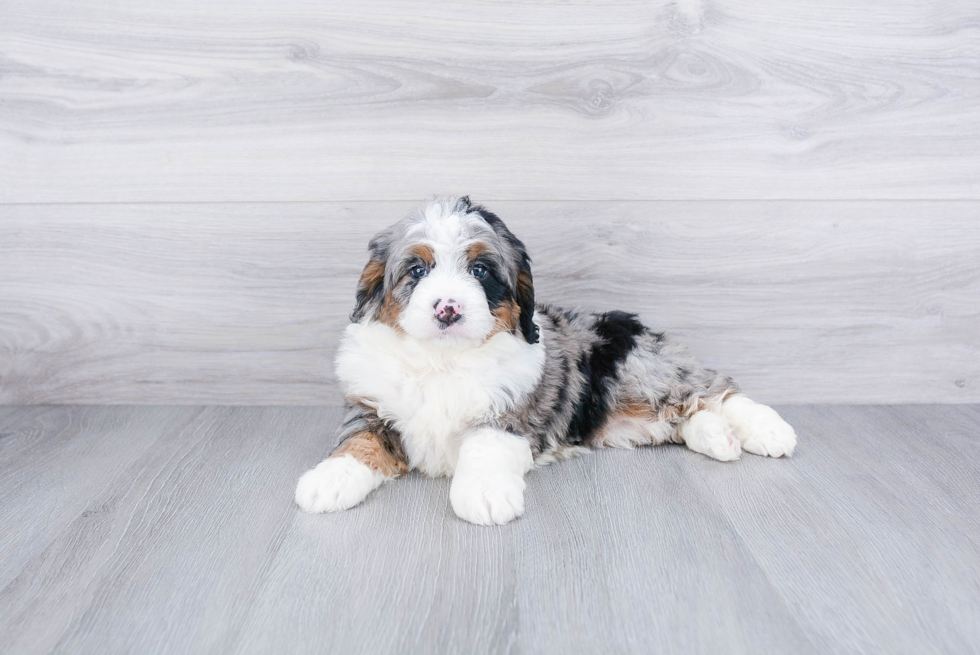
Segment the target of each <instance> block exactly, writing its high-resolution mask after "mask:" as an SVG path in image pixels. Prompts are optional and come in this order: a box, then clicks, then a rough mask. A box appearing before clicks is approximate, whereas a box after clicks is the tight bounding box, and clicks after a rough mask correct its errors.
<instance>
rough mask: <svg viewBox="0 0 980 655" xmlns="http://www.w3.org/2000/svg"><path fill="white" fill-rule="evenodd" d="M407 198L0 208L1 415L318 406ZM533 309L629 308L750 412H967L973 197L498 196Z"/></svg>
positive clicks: (975, 242)
mask: <svg viewBox="0 0 980 655" xmlns="http://www.w3.org/2000/svg"><path fill="white" fill-rule="evenodd" d="M414 206H415V205H414V203H313V204H304V203H282V204H248V203H246V204H190V205H179V204H175V205H160V204H151V205H66V206H56V205H45V206H0V259H2V260H3V261H4V266H2V267H0V401H3V402H7V403H96V404H97V403H183V404H187V403H190V404H199V403H219V404H248V403H253V404H297V405H299V404H324V403H326V404H329V403H334V402H337V401H338V400H339V392H338V390H337V388H336V385H335V383H334V380H333V372H332V359H333V353H334V350H335V347H336V344H337V340H338V338H339V335H340V332H341V330H342V329H343V326H344V325H346V323H347V320H348V319H347V316H348V314H349V312H350V310H351V308H352V304H353V292H354V285H355V281H356V279H357V276H358V274H359V272H360V269H361V267H362V266H363V264H364V262H365V261H366V256H365V254H364V253H365V251H366V250H365V249H366V244H367V241H368V239H369V238H370V237H371V236H372V235H373V234H374V233H375V231H377V230H379V229H381V228H382V227H384V226H387V225H388V224H390V223H392V222H394V221H395V220H397V219H398V218H399V217H401V216H402V215H404V214H406V213H407V212H409V211H411V210H412V209H413V208H414ZM491 208H492V209H493V210H495V211H497V212H498V213H499V214H500V215H501V216H502V217H503V218H504V219H505V220H506V221H507V222H508V223H509V224H510V225H511V227H512V228H513V230H514V231H515V232H516V233H517V234H518V235H519V236H520V237H522V238H523V239H524V241H525V242H526V244H527V246H528V248H529V250H530V252H531V255H532V257H533V259H534V272H535V284H536V290H537V296H538V299H539V300H542V301H549V302H555V303H558V304H563V305H568V306H578V307H584V308H588V309H594V310H610V309H629V310H632V311H636V312H638V313H639V314H640V315H641V317H642V318H643V319H644V320H645V321H647V322H648V323H649V324H651V325H652V326H654V327H656V328H658V329H666V330H668V331H669V332H671V333H672V334H674V335H675V336H676V337H677V338H678V339H680V340H681V341H683V342H685V343H687V344H688V346H689V347H690V348H691V349H692V350H693V351H694V352H695V353H696V354H697V355H699V356H700V357H701V358H702V359H703V360H704V361H705V362H706V363H707V364H708V365H710V366H712V367H715V368H717V369H719V370H723V371H725V372H727V373H729V374H731V375H733V376H735V378H736V379H737V380H738V381H739V382H740V383H741V384H742V385H743V387H744V388H745V389H746V390H747V391H748V392H749V393H750V394H752V395H753V396H755V397H757V398H758V399H759V400H760V401H764V402H816V401H820V402H831V401H833V402H839V403H861V402H922V401H930V402H943V403H945V402H976V401H978V400H980V309H978V307H980V269H978V267H977V262H978V261H980V221H978V218H980V203H977V202H972V201H957V202H933V201H923V202H909V201H894V202H881V201H878V202H796V201H788V202H773V201H759V202H722V201H717V202H683V201H667V202H617V203H606V202H602V203H600V202H563V203H557V202H499V203H492V204H491Z"/></svg>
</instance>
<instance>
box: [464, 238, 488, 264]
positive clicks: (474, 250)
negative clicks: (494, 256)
mask: <svg viewBox="0 0 980 655" xmlns="http://www.w3.org/2000/svg"><path fill="white" fill-rule="evenodd" d="M485 252H490V247H489V246H487V244H485V243H480V242H477V243H474V244H472V245H471V246H470V247H469V248H467V249H466V256H467V257H469V259H470V261H473V260H474V259H476V258H477V257H479V256H480V255H482V254H483V253H485Z"/></svg>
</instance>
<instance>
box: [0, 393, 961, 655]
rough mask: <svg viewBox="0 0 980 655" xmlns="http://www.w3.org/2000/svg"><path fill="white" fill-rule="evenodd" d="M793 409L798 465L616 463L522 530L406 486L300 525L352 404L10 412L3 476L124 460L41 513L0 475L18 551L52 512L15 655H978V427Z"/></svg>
mask: <svg viewBox="0 0 980 655" xmlns="http://www.w3.org/2000/svg"><path fill="white" fill-rule="evenodd" d="M781 412H782V413H783V415H784V416H785V417H786V418H787V419H788V420H790V422H792V423H793V425H794V426H795V427H796V429H797V432H798V433H799V435H800V446H799V449H798V451H797V453H796V454H795V455H794V457H793V458H792V459H788V460H768V459H763V458H758V457H752V456H748V455H746V456H745V457H744V458H743V459H742V460H740V461H738V462H734V463H721V462H716V461H713V460H709V459H707V458H705V457H703V456H700V455H697V454H695V453H693V452H690V451H688V450H686V449H685V448H683V447H680V446H663V447H657V448H641V449H638V450H635V451H622V450H608V451H601V452H598V453H594V454H591V455H587V456H584V457H581V458H578V459H574V460H570V461H567V462H563V463H560V464H556V465H553V466H551V467H548V468H545V469H540V470H535V471H532V472H531V473H530V475H529V476H528V488H527V514H526V515H525V516H524V517H523V518H521V519H519V520H518V521H516V522H514V523H511V524H509V525H506V526H501V527H495V528H481V527H477V526H473V525H470V524H466V523H464V522H462V521H460V520H459V519H457V518H456V517H455V516H454V515H453V514H452V511H451V509H450V508H449V501H448V481H446V480H443V479H437V480H433V479H427V478H423V477H421V476H418V475H415V474H413V475H410V476H408V477H407V478H405V479H401V480H397V481H395V482H393V483H390V484H387V485H385V486H383V487H382V488H381V489H379V490H378V491H377V492H375V493H374V494H372V495H371V496H370V497H369V498H368V499H367V501H366V502H365V503H364V504H363V505H361V506H359V507H357V508H355V509H353V510H351V511H348V512H344V513H340V514H332V515H320V516H311V515H306V514H303V513H302V512H300V511H299V510H298V509H296V508H295V507H293V506H292V499H291V496H292V488H293V486H292V485H293V483H294V481H295V478H296V477H297V476H298V475H299V474H300V473H301V472H302V471H303V470H304V469H305V468H306V467H308V466H311V465H312V464H314V463H316V461H317V460H318V459H319V458H320V457H321V456H322V455H323V454H324V453H325V452H326V451H327V450H328V448H329V445H330V444H331V443H332V442H333V440H334V436H333V435H334V430H335V428H336V425H337V424H338V422H339V420H340V417H341V413H340V411H339V409H332V408H268V407H266V408H262V407H250V408H215V407H210V408H191V407H185V408H158V407H114V408H82V407H70V408H69V407H62V408H43V407H37V408H23V407H22V408H0V435H6V436H3V437H2V438H0V453H2V455H3V457H2V459H0V461H4V462H5V464H7V465H8V468H7V469H5V470H25V471H30V470H48V469H54V468H55V467H53V466H51V465H50V464H48V462H50V461H51V457H52V455H51V453H53V452H55V451H58V450H60V452H62V453H67V452H69V451H70V450H71V449H72V448H78V447H80V446H81V445H82V444H84V443H86V442H91V443H93V444H97V445H95V446H93V447H92V451H91V452H93V453H94V452H96V451H97V450H98V449H100V448H101V449H103V450H110V449H111V450H113V452H114V455H113V456H112V457H95V456H90V457H85V458H81V459H79V460H78V462H77V463H76V465H75V466H74V467H72V468H73V469H74V470H73V471H71V472H70V475H67V476H66V477H65V479H64V481H63V483H61V484H59V483H58V482H57V481H54V480H53V479H51V478H47V479H45V480H44V481H43V484H39V486H38V489H37V491H38V494H37V495H36V496H34V497H31V496H30V495H27V494H24V493H22V492H21V491H18V489H20V488H22V485H21V481H20V478H18V477H16V476H14V477H11V476H10V475H7V474H3V475H0V496H2V497H3V498H4V499H5V503H4V504H5V507H4V510H5V513H4V514H3V515H0V535H3V537H4V538H6V537H7V536H8V535H10V534H11V533H12V532H17V531H18V529H19V528H20V527H21V525H22V524H23V523H22V522H23V521H24V518H25V517H27V516H29V515H30V514H32V513H33V514H34V515H36V516H38V517H41V516H45V515H48V514H50V515H52V516H56V517H60V518H57V524H58V525H57V528H56V530H54V531H53V532H52V538H50V539H43V540H37V541H31V540H26V541H24V543H23V545H22V546H21V548H20V549H21V551H22V553H23V557H22V559H21V560H19V561H17V562H16V563H14V562H11V561H10V560H8V559H6V558H3V559H0V573H2V576H3V582H2V584H0V651H2V652H17V653H49V652H50V653H92V652H140V653H173V652H182V653H205V652H207V653H268V652H289V653H323V652H343V653H352V654H354V653H371V654H372V655H385V654H387V653H456V652H467V653H595V652H616V653H650V652H658V653H790V652H792V653H828V652H833V653H889V654H896V653H897V654H904V653H908V654H915V655H919V654H921V653H938V652H955V653H974V652H977V651H978V649H977V644H978V643H980V632H978V626H980V600H978V599H980V547H978V545H980V544H978V534H980V509H978V508H980V502H978V501H980V491H978V489H977V485H976V479H977V476H978V475H980V465H978V461H980V457H978V456H980V452H978V448H980V439H978V436H980V432H978V431H980V407H978V406H967V405H960V406H906V407H856V406H850V407H844V406H836V407H834V406H795V407H785V408H781ZM150 424H158V425H160V426H161V428H160V429H158V430H156V431H155V432H154V433H153V434H149V435H148V436H147V437H146V438H145V439H138V438H136V439H134V438H133V437H134V435H136V434H137V433H138V432H139V431H140V430H142V429H143V426H148V425H150ZM164 426H165V427H164ZM9 440H12V441H9ZM5 442H6V443H7V444H10V445H9V446H8V445H5ZM26 443H37V444H38V445H39V446H40V447H39V448H37V449H34V448H25V447H23V444H26ZM8 448H9V449H8ZM3 449H6V450H3ZM122 462H126V463H122ZM59 468H62V470H64V468H65V467H59ZM49 475H50V474H49ZM93 480H100V481H101V485H99V486H98V488H97V489H96V487H94V486H93V485H92V481H93ZM18 485H21V486H18ZM49 486H55V487H58V488H59V489H60V490H61V492H62V493H63V494H64V495H65V496H67V497H72V496H75V495H78V496H79V497H80V498H83V499H81V500H79V501H78V502H75V501H73V504H72V505H71V506H70V507H69V506H66V505H64V504H63V501H62V500H59V499H58V498H56V497H54V496H53V495H51V494H46V493H45V492H46V489H47V488H48V487H49ZM11 491H12V492H13V493H9V492H11Z"/></svg>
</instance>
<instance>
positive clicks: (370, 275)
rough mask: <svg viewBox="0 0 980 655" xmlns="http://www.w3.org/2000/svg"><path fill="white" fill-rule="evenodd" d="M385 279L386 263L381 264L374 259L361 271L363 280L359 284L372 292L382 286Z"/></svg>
mask: <svg viewBox="0 0 980 655" xmlns="http://www.w3.org/2000/svg"><path fill="white" fill-rule="evenodd" d="M384 277H385V265H384V262H379V261H378V260H377V259H372V260H371V261H369V262H368V263H367V265H366V266H365V267H364V270H363V271H361V279H360V281H359V284H360V286H361V287H363V288H364V289H366V290H368V291H370V290H371V289H373V288H374V287H376V286H378V285H379V284H381V282H382V281H383V280H384Z"/></svg>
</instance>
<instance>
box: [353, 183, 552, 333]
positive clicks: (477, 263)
mask: <svg viewBox="0 0 980 655" xmlns="http://www.w3.org/2000/svg"><path fill="white" fill-rule="evenodd" d="M368 249H369V250H370V254H371V258H370V260H369V261H368V263H367V266H365V267H364V271H363V272H362V273H361V279H360V281H359V283H358V287H357V305H356V306H355V307H354V312H353V313H352V314H351V320H352V321H354V322H360V321H362V320H368V321H380V322H382V323H385V324H387V325H389V326H391V327H392V328H394V329H395V330H398V331H400V332H404V333H405V334H407V335H409V336H411V337H414V338H416V339H421V340H426V341H432V342H435V343H445V344H477V343H482V342H484V341H486V340H487V339H489V338H490V337H491V336H493V335H495V334H497V333H498V332H510V333H513V334H515V335H519V336H520V337H523V338H524V339H525V340H526V341H527V342H528V343H536V342H537V340H538V330H537V327H536V326H535V325H534V320H533V319H534V285H533V282H532V278H531V260H530V258H529V257H528V256H527V251H526V250H525V249H524V244H523V243H521V241H520V240H519V239H518V238H517V237H515V236H514V235H513V234H512V233H511V232H510V230H508V229H507V226H506V225H504V222H503V221H502V220H500V218H498V217H497V216H496V215H495V214H493V213H491V212H489V211H487V210H486V209H484V208H483V207H481V206H479V205H474V204H472V203H471V202H470V199H469V198H468V197H463V198H450V199H448V200H439V201H435V202H431V203H429V204H428V205H427V206H425V207H424V208H423V209H420V210H419V211H418V212H417V213H416V214H414V215H412V216H409V217H408V218H405V219H404V220H402V221H399V222H398V223H396V224H395V225H392V226H391V227H390V228H388V229H387V230H384V231H383V232H381V233H379V234H377V235H375V237H374V238H373V239H371V243H370V245H369V246H368Z"/></svg>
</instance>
